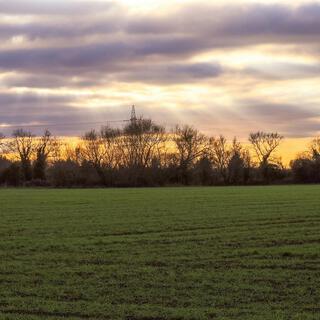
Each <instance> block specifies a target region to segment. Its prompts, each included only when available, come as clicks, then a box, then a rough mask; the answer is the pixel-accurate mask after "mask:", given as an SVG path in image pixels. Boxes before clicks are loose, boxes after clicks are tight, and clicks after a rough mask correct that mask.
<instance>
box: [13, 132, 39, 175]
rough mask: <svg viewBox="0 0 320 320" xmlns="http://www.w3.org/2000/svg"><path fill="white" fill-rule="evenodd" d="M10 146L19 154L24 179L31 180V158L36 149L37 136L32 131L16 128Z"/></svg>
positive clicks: (14, 152)
mask: <svg viewBox="0 0 320 320" xmlns="http://www.w3.org/2000/svg"><path fill="white" fill-rule="evenodd" d="M8 146H9V149H10V151H11V152H12V153H13V154H15V155H17V156H18V158H19V160H20V163H21V169H22V174H23V178H24V180H25V181H29V180H31V179H32V167H31V160H32V156H33V154H34V151H35V149H36V144H35V136H34V135H33V134H32V133H31V132H29V131H24V130H23V129H18V130H15V131H14V132H13V134H12V139H10V142H9V143H8Z"/></svg>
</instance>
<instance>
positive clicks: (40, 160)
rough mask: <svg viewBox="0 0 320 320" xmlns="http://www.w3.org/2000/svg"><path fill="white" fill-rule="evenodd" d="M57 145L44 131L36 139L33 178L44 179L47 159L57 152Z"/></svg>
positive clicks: (47, 131)
mask: <svg viewBox="0 0 320 320" xmlns="http://www.w3.org/2000/svg"><path fill="white" fill-rule="evenodd" d="M58 149H59V144H58V141H57V139H55V138H54V137H53V136H52V135H51V133H50V131H49V130H45V132H44V134H43V136H42V137H40V138H38V140H37V142H36V145H35V153H36V159H35V161H34V164H33V178H34V179H39V180H45V179H46V168H47V165H48V158H49V157H50V156H54V155H56V154H57V153H58V152H59V150H58Z"/></svg>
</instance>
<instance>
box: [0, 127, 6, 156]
mask: <svg viewBox="0 0 320 320" xmlns="http://www.w3.org/2000/svg"><path fill="white" fill-rule="evenodd" d="M5 147H6V143H5V136H4V135H3V134H2V133H1V132H0V156H3V154H4V153H5Z"/></svg>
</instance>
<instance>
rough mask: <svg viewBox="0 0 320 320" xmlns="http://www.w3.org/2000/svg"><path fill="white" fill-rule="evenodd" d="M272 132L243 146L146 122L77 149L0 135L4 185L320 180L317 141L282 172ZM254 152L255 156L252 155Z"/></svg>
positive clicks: (104, 133)
mask: <svg viewBox="0 0 320 320" xmlns="http://www.w3.org/2000/svg"><path fill="white" fill-rule="evenodd" d="M283 139H284V137H283V136H281V135H280V134H278V133H266V132H255V133H251V134H250V135H249V138H248V142H249V145H243V144H242V143H240V142H239V141H238V140H237V138H234V139H233V140H232V141H227V139H226V138H225V137H224V136H223V135H220V136H218V137H208V136H206V135H204V134H202V133H201V132H200V131H199V130H197V129H195V128H194V127H192V126H187V125H186V126H176V127H175V128H174V129H173V130H172V131H170V132H167V131H166V130H165V128H164V127H163V126H160V125H158V124H156V123H155V122H153V121H152V120H150V119H145V118H142V117H141V118H139V119H136V120H134V121H131V122H129V123H128V124H126V125H125V126H124V128H121V129H119V128H112V127H108V126H105V127H102V128H101V130H99V131H97V130H91V131H89V132H86V133H85V134H84V135H83V136H82V137H81V139H80V142H79V143H77V144H76V145H75V146H72V145H70V144H66V143H64V142H63V141H61V140H59V139H57V138H55V137H53V136H52V134H51V133H50V132H49V131H48V130H46V131H45V132H44V134H43V136H41V137H37V136H35V135H33V134H32V133H31V132H29V131H25V130H23V129H18V130H15V131H14V132H13V134H12V136H10V137H5V136H4V135H2V134H0V184H1V185H2V186H52V187H96V186H104V187H143V186H146V187H147V186H167V185H206V186H211V185H255V184H271V183H318V182H320V138H314V140H313V141H312V142H311V144H310V147H309V149H308V150H306V152H305V153H303V154H302V155H300V156H298V157H297V158H296V159H294V160H293V161H291V163H290V168H285V167H284V166H283V164H282V162H281V159H280V158H278V157H276V151H277V149H278V147H279V145H280V144H281V142H282V140H283ZM252 151H253V152H252Z"/></svg>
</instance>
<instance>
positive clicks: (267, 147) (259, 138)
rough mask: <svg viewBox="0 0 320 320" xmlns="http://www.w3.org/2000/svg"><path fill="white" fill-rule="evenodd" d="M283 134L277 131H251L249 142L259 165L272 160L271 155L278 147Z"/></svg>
mask: <svg viewBox="0 0 320 320" xmlns="http://www.w3.org/2000/svg"><path fill="white" fill-rule="evenodd" d="M283 138H284V137H283V136H281V135H279V134H278V133H265V132H261V131H259V132H256V133H251V134H250V136H249V142H250V143H251V144H252V146H253V149H254V151H255V154H256V156H257V158H258V159H259V163H260V166H264V165H267V164H268V163H269V161H274V160H275V159H274V158H273V157H272V155H273V153H274V152H275V150H276V149H277V148H278V147H279V145H280V143H281V141H282V140H283Z"/></svg>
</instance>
